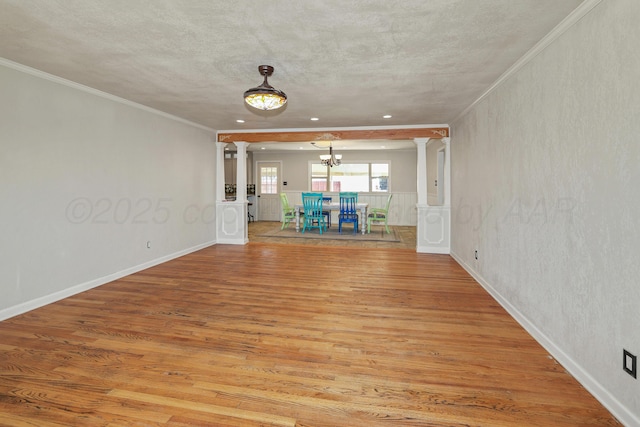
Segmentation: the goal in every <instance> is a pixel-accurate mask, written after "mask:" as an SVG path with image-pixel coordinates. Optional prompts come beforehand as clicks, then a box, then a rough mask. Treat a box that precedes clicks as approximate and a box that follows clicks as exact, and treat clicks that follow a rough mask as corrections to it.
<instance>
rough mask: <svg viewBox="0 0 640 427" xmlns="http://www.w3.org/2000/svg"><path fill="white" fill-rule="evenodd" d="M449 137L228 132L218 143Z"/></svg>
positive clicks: (444, 133) (420, 132)
mask: <svg viewBox="0 0 640 427" xmlns="http://www.w3.org/2000/svg"><path fill="white" fill-rule="evenodd" d="M448 136H449V128H448V127H438V128H406V129H368V130H330V129H328V130H323V131H286V132H227V133H218V142H234V141H242V142H307V141H309V142H313V141H338V140H341V139H348V140H362V139H365V140H368V139H384V140H412V139H414V138H435V139H441V138H446V137H448Z"/></svg>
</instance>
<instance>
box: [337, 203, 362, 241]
mask: <svg viewBox="0 0 640 427" xmlns="http://www.w3.org/2000/svg"><path fill="white" fill-rule="evenodd" d="M343 222H351V223H353V234H356V233H357V232H358V211H357V209H356V198H355V197H354V196H353V195H351V196H342V195H341V196H340V214H339V215H338V233H339V234H342V223H343Z"/></svg>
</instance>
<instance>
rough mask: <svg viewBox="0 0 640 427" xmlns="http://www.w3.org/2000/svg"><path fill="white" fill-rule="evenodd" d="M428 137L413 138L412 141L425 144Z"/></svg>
mask: <svg viewBox="0 0 640 427" xmlns="http://www.w3.org/2000/svg"><path fill="white" fill-rule="evenodd" d="M430 139H431V138H413V142H415V143H416V145H427V142H429V140H430Z"/></svg>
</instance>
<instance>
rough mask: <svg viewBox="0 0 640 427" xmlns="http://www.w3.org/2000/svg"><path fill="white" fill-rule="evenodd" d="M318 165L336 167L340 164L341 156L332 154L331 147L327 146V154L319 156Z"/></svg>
mask: <svg viewBox="0 0 640 427" xmlns="http://www.w3.org/2000/svg"><path fill="white" fill-rule="evenodd" d="M320 163H322V164H323V165H324V166H329V167H334V166H338V165H340V163H342V154H333V147H332V146H331V144H329V154H320Z"/></svg>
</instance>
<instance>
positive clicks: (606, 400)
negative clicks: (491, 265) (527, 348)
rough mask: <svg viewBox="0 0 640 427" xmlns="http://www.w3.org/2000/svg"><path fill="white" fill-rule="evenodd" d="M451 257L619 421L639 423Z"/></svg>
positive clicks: (467, 267) (479, 278) (593, 379)
mask: <svg viewBox="0 0 640 427" xmlns="http://www.w3.org/2000/svg"><path fill="white" fill-rule="evenodd" d="M451 257H452V258H453V259H454V260H456V261H457V262H458V264H460V266H462V268H464V269H465V270H466V271H467V272H468V273H469V274H470V275H471V276H472V277H473V278H474V279H475V280H476V281H477V282H478V283H479V284H480V286H482V287H483V288H484V289H485V290H486V291H487V292H489V294H490V295H491V296H492V297H493V299H495V300H496V301H497V302H498V303H499V304H500V305H501V306H502V308H504V309H505V310H506V311H507V312H508V313H509V315H511V317H513V318H514V319H515V320H516V321H517V322H518V323H519V324H520V326H522V327H523V328H524V329H525V330H526V331H527V332H528V333H529V334H530V335H531V336H532V337H533V338H534V339H535V340H536V341H537V342H538V343H539V344H540V345H541V346H542V347H544V348H545V350H547V352H549V354H550V355H551V356H552V357H553V358H554V359H556V360H557V361H558V362H559V363H560V364H561V365H562V367H563V368H565V369H566V370H567V371H568V372H569V373H570V374H571V375H572V376H573V377H574V378H575V379H576V380H577V381H578V382H579V383H580V384H582V386H583V387H584V388H585V389H587V391H588V392H589V393H591V394H592V395H593V396H594V397H595V398H596V399H597V400H598V401H599V402H600V403H602V405H603V406H604V407H605V408H607V409H608V410H609V412H611V413H612V414H613V416H614V417H616V418H617V419H618V421H620V422H621V423H623V424H624V425H627V426H640V418H638V417H636V416H635V415H634V414H633V413H632V412H631V411H629V409H627V408H626V407H625V406H624V405H623V404H622V403H620V402H619V401H618V400H617V399H616V398H615V397H614V396H613V395H612V394H611V393H609V391H607V390H606V389H605V388H604V387H603V386H602V385H601V384H600V383H599V382H597V381H596V380H595V378H593V377H592V376H591V375H590V374H589V373H588V372H587V371H585V370H584V369H583V368H582V367H581V366H580V365H579V364H578V363H577V362H576V361H575V360H573V359H572V358H571V357H570V356H569V355H568V354H566V353H565V352H564V351H562V349H561V348H560V347H558V346H557V345H556V344H555V343H554V342H553V341H551V339H549V337H547V336H546V335H545V334H544V333H543V332H542V331H541V330H540V329H538V328H537V327H536V325H535V324H534V323H533V322H531V321H530V320H529V319H528V318H527V317H526V316H525V315H524V314H522V313H521V312H520V311H519V310H518V309H517V308H516V307H515V306H513V305H512V304H511V303H510V302H509V301H508V300H507V299H506V298H504V297H503V296H502V295H501V294H500V292H498V291H497V290H496V289H495V288H494V287H493V286H491V285H490V284H489V283H488V282H487V281H486V280H484V278H483V277H482V276H481V275H480V274H479V273H478V272H476V271H475V270H474V269H473V268H472V267H471V266H470V265H468V264H466V263H465V262H464V261H463V260H462V257H460V256H458V255H457V254H456V253H455V252H453V251H452V252H451Z"/></svg>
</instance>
